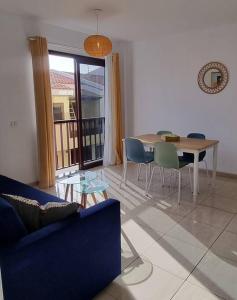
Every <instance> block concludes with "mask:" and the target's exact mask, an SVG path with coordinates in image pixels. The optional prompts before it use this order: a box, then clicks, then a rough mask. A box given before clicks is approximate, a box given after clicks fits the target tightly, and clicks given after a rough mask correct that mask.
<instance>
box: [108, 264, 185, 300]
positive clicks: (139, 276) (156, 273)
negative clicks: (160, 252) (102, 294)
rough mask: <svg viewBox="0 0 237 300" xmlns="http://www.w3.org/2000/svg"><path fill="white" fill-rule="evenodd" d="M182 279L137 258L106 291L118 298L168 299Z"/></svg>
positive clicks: (122, 299)
mask: <svg viewBox="0 0 237 300" xmlns="http://www.w3.org/2000/svg"><path fill="white" fill-rule="evenodd" d="M182 282H183V281H182V280H181V279H180V278H178V277H176V276H174V275H172V274H170V273H168V272H166V271H164V270H162V269H160V268H158V267H155V266H153V265H152V263H151V262H149V261H146V260H142V259H137V260H136V261H135V262H134V263H133V264H132V265H130V266H129V267H128V268H127V269H126V270H125V271H124V272H123V273H122V275H121V276H120V277H118V278H117V279H116V280H115V281H114V282H113V283H112V284H111V285H110V286H109V287H108V288H107V289H106V292H107V293H109V294H111V295H112V296H114V298H115V299H118V300H133V299H136V300H158V299H162V300H169V299H171V298H172V296H173V295H174V294H175V292H176V291H177V290H178V288H179V287H180V286H181V284H182Z"/></svg>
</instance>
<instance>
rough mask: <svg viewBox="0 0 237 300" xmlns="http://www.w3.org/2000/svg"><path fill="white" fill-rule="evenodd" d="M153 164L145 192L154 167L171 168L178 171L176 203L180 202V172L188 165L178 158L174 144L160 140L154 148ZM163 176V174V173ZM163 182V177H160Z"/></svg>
mask: <svg viewBox="0 0 237 300" xmlns="http://www.w3.org/2000/svg"><path fill="white" fill-rule="evenodd" d="M154 149H155V150H154V166H153V167H152V172H151V177H150V181H149V184H148V188H147V193H148V192H149V189H150V185H151V182H152V178H153V175H154V171H155V169H156V167H159V168H162V169H171V170H174V171H176V172H177V173H178V175H179V189H178V204H180V199H181V182H182V173H181V169H182V168H183V167H185V166H186V165H188V163H187V162H185V161H182V160H180V159H179V157H178V154H177V149H176V147H175V145H173V144H171V143H166V142H160V143H157V144H156V145H155V148H154ZM163 176H164V175H163ZM162 182H163V183H164V177H163V178H162Z"/></svg>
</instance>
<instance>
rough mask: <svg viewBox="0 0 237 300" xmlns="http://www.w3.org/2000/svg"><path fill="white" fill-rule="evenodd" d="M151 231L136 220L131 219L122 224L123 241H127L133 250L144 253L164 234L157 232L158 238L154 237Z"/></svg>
mask: <svg viewBox="0 0 237 300" xmlns="http://www.w3.org/2000/svg"><path fill="white" fill-rule="evenodd" d="M149 231H150V230H149V227H145V226H141V225H140V224H138V223H137V222H135V221H134V220H129V221H127V222H125V223H123V225H122V232H121V233H122V241H121V243H127V245H128V246H129V249H133V251H132V252H137V253H142V252H143V251H144V250H145V249H146V248H148V247H149V246H150V245H151V244H152V243H153V242H154V241H156V240H158V239H159V238H160V237H161V235H162V233H161V235H160V236H159V235H158V234H156V239H154V238H153V237H152V235H151V234H150V232H149Z"/></svg>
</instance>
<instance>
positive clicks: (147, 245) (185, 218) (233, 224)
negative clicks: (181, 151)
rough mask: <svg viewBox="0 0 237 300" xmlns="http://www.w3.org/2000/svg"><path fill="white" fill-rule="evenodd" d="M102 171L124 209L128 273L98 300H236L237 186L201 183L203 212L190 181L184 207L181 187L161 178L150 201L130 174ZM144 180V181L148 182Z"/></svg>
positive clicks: (124, 251)
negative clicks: (179, 195)
mask: <svg viewBox="0 0 237 300" xmlns="http://www.w3.org/2000/svg"><path fill="white" fill-rule="evenodd" d="M120 174H121V167H110V168H106V169H104V170H103V176H104V179H105V180H107V182H108V183H109V185H110V187H109V189H108V193H109V195H110V196H111V197H113V198H116V199H118V200H120V202H121V218H122V267H123V273H122V275H121V276H119V278H117V279H116V280H115V281H114V282H113V283H111V284H110V285H109V286H108V287H107V288H106V289H105V290H104V291H102V292H101V293H100V295H98V296H97V297H96V298H95V300H114V299H118V300H122V299H124V300H130V299H142V300H153V299H154V300H166V299H174V300H214V299H226V300H227V299H237V284H236V282H237V180H233V179H226V178H220V177H218V178H217V180H216V187H215V189H214V190H213V189H212V188H211V186H210V185H208V184H207V180H206V177H205V175H200V176H201V180H200V195H199V197H198V201H197V203H196V205H195V204H194V203H193V202H192V194H191V191H190V188H189V185H188V177H187V176H185V177H187V178H184V186H183V189H182V190H183V194H182V201H181V205H180V206H178V205H177V190H176V188H175V187H174V185H172V186H171V187H170V186H167V187H161V184H160V178H159V175H158V174H157V175H156V176H155V177H154V180H153V183H152V186H151V190H150V197H149V198H148V197H145V196H144V180H142V179H141V180H140V181H139V182H138V181H137V180H136V168H135V167H134V166H131V167H129V170H128V178H129V180H128V183H127V186H124V185H123V186H122V189H120V187H119V181H120ZM143 177H144V176H143Z"/></svg>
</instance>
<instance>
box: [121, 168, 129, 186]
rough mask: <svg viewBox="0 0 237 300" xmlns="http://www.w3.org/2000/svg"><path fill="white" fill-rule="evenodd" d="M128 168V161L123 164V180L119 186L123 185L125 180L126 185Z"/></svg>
mask: <svg viewBox="0 0 237 300" xmlns="http://www.w3.org/2000/svg"><path fill="white" fill-rule="evenodd" d="M127 168H128V163H127V162H126V163H125V164H124V166H123V174H122V177H121V181H120V185H119V187H120V188H121V187H122V183H123V182H124V184H125V185H126V180H127Z"/></svg>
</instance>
